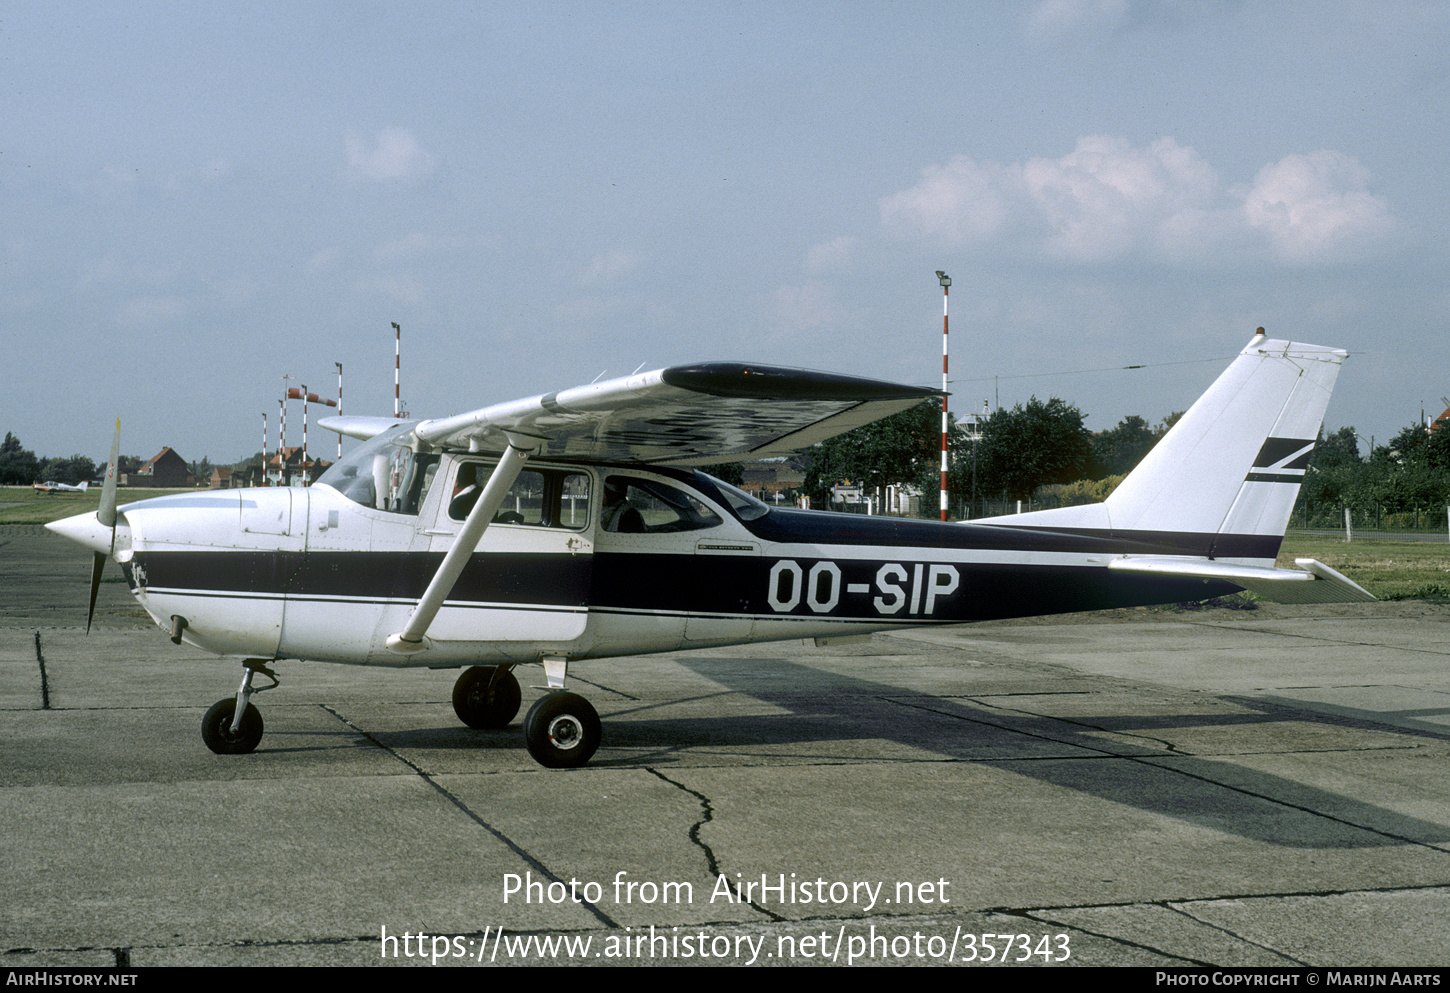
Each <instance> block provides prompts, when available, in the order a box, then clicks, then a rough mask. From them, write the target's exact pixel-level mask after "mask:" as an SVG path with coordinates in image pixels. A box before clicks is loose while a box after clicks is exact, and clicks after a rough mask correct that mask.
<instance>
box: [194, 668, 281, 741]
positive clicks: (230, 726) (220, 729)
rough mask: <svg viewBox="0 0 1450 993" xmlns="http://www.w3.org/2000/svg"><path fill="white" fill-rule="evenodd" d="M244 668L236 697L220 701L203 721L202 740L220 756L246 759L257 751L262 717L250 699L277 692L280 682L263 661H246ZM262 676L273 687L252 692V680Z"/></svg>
mask: <svg viewBox="0 0 1450 993" xmlns="http://www.w3.org/2000/svg"><path fill="white" fill-rule="evenodd" d="M242 665H243V666H244V667H245V671H244V672H243V673H242V684H241V686H239V687H238V688H237V695H236V696H234V697H233V696H229V697H227V698H226V699H224V700H218V701H217V702H216V703H214V704H212V708H211V709H210V710H208V711H207V712H206V716H205V717H203V718H202V719H201V740H202V741H204V742H206V747H207V748H210V749H211V750H212V751H214V752H216V753H217V754H218V755H245V754H246V753H247V752H250V751H252V750H253V749H255V748H256V747H257V743H258V742H259V741H261V740H262V715H261V713H260V712H259V711H258V710H257V708H256V707H254V706H252V704H251V702H250V701H251V698H252V696H253V695H254V694H256V693H262V692H264V691H266V690H270V689H275V688H276V687H277V686H278V684H279V682H280V681H279V680H278V679H277V674H276V673H275V672H273V671H272V670H271V669H268V668H267V663H266V661H265V660H263V659H247V660H246V661H245V662H243V663H242ZM259 672H260V673H261V674H262V675H264V676H266V677H267V678H268V679H270V680H271V681H272V685H271V686H262V687H259V688H257V689H253V688H252V677H253V676H254V675H256V674H257V673H259Z"/></svg>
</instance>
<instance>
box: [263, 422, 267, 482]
mask: <svg viewBox="0 0 1450 993" xmlns="http://www.w3.org/2000/svg"><path fill="white" fill-rule="evenodd" d="M262 485H263V486H266V485H267V412H266V411H265V410H264V411H262Z"/></svg>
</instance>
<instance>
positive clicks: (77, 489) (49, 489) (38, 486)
mask: <svg viewBox="0 0 1450 993" xmlns="http://www.w3.org/2000/svg"><path fill="white" fill-rule="evenodd" d="M90 485H91V484H90V483H89V482H81V483H74V484H72V483H54V482H48V481H47V482H44V483H31V484H30V488H31V489H32V490H39V491H40V492H42V493H45V494H48V495H51V496H54V495H55V494H57V493H84V492H85V491H86V489H87V488H88V487H89V486H90Z"/></svg>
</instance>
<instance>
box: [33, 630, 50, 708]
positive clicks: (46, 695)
mask: <svg viewBox="0 0 1450 993" xmlns="http://www.w3.org/2000/svg"><path fill="white" fill-rule="evenodd" d="M35 662H36V664H37V665H38V666H40V709H41V710H49V709H50V680H49V679H48V678H47V677H46V675H45V653H44V652H43V651H42V650H41V646H40V632H39V631H36V632H35Z"/></svg>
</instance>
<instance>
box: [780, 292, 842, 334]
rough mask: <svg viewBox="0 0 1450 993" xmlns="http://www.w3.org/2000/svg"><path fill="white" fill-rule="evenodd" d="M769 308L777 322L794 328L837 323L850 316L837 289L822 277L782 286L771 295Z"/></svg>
mask: <svg viewBox="0 0 1450 993" xmlns="http://www.w3.org/2000/svg"><path fill="white" fill-rule="evenodd" d="M768 309H769V311H770V314H771V316H772V317H773V318H774V320H775V321H776V323H777V324H779V325H781V326H782V327H784V328H786V329H787V330H790V331H807V330H809V329H811V328H818V327H821V326H823V325H827V324H836V323H839V322H840V321H841V319H842V318H844V317H845V316H846V311H845V310H844V309H843V308H842V307H841V306H840V304H838V303H837V302H836V294H835V291H834V290H832V289H831V287H830V286H828V285H826V284H825V283H822V282H818V281H812V282H809V283H804V284H802V285H800V286H782V287H781V288H780V289H778V290H776V291H775V293H774V294H772V295H771V297H770V303H769V308H768Z"/></svg>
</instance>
